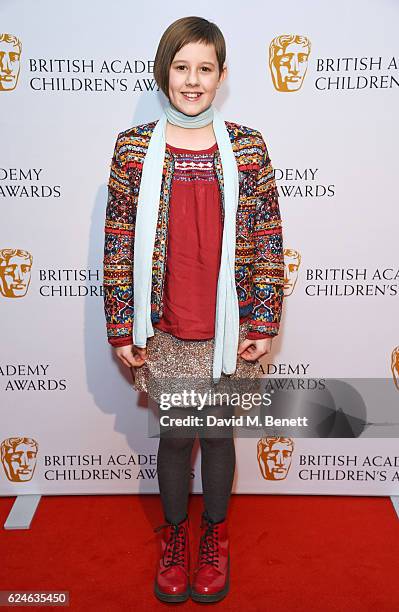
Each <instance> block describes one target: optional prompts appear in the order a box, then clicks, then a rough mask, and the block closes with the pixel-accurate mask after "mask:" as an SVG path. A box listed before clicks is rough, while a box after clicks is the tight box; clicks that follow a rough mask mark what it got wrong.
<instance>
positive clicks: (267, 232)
mask: <svg viewBox="0 0 399 612" xmlns="http://www.w3.org/2000/svg"><path fill="white" fill-rule="evenodd" d="M259 145H260V148H261V159H260V166H259V171H258V176H257V181H256V196H257V199H256V211H255V220H254V228H253V233H252V238H253V242H254V260H253V267H252V282H253V291H254V305H253V309H252V313H251V318H250V323H249V329H248V334H247V338H248V339H260V335H261V336H262V337H263V338H270V337H274V336H276V335H277V334H278V332H279V326H280V319H281V313H282V304H283V298H284V256H283V238H282V222H281V217H280V210H279V203H278V192H277V187H276V183H275V178H274V171H273V168H272V165H271V161H270V157H269V153H268V150H267V147H266V144H265V142H264V140H263V138H262V136H261V134H259Z"/></svg>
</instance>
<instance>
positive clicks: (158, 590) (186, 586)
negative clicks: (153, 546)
mask: <svg viewBox="0 0 399 612" xmlns="http://www.w3.org/2000/svg"><path fill="white" fill-rule="evenodd" d="M161 529H162V534H161V555H160V558H159V561H158V566H157V573H156V577H155V583H154V592H155V595H156V596H157V597H158V599H160V600H161V601H174V602H179V601H186V600H187V599H188V598H189V596H190V578H189V576H190V574H189V572H190V550H189V537H188V530H189V522H188V516H187V515H186V518H185V519H183V520H182V521H181V522H180V523H165V524H164V525H160V526H159V527H156V528H155V529H154V531H160V530H161Z"/></svg>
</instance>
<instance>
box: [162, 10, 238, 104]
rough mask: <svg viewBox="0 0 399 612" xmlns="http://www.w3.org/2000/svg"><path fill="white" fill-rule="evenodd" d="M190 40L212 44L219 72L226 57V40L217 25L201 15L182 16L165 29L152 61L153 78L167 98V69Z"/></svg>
mask: <svg viewBox="0 0 399 612" xmlns="http://www.w3.org/2000/svg"><path fill="white" fill-rule="evenodd" d="M190 42H203V43H205V44H207V45H214V47H215V52H216V57H217V60H218V66H219V74H220V73H221V72H222V70H223V65H224V62H225V59H226V42H225V40H224V36H223V34H222V32H221V31H220V29H219V28H218V26H217V25H216V24H215V23H212V22H211V21H208V20H207V19H203V18H202V17H182V18H181V19H177V20H176V21H174V22H173V23H171V24H170V26H169V27H168V28H167V29H166V30H165V32H164V33H163V34H162V37H161V40H160V41H159V45H158V49H157V52H156V55H155V61H154V78H155V80H156V82H157V84H158V87H159V88H160V89H162V91H163V93H164V94H165V96H166V97H167V98H169V70H170V66H171V64H172V62H173V58H174V57H175V55H176V53H178V51H180V49H181V48H182V47H184V45H187V44H188V43H190Z"/></svg>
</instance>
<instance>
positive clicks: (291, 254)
mask: <svg viewBox="0 0 399 612" xmlns="http://www.w3.org/2000/svg"><path fill="white" fill-rule="evenodd" d="M300 265H301V254H300V253H299V252H298V251H295V249H284V297H287V296H288V295H291V293H292V292H293V291H294V288H295V285H296V281H297V280H298V270H299V266H300Z"/></svg>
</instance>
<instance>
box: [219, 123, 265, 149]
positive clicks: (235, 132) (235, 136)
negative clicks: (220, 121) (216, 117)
mask: <svg viewBox="0 0 399 612" xmlns="http://www.w3.org/2000/svg"><path fill="white" fill-rule="evenodd" d="M225 124H226V128H227V131H228V132H229V134H230V140H231V141H240V140H246V141H247V142H248V143H253V144H258V145H262V144H264V139H263V136H262V134H261V132H260V131H259V130H257V129H255V128H253V127H249V126H248V125H242V124H241V123H237V122H235V121H225Z"/></svg>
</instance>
